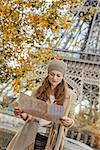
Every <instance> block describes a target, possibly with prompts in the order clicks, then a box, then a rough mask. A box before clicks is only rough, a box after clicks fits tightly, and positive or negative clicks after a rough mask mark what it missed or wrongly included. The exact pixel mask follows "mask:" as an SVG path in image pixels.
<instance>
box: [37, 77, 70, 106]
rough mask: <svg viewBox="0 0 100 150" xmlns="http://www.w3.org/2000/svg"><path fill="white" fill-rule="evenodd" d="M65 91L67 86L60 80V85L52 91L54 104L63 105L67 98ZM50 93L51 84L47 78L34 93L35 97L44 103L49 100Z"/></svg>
mask: <svg viewBox="0 0 100 150" xmlns="http://www.w3.org/2000/svg"><path fill="white" fill-rule="evenodd" d="M67 89H68V86H67V83H66V82H65V81H64V79H62V81H61V83H59V84H58V85H57V87H56V88H55V89H54V96H55V99H56V103H57V104H58V105H63V103H64V101H65V98H66V96H67ZM50 91H51V84H50V82H49V80H48V76H47V77H46V78H45V79H44V81H43V82H42V85H41V86H40V87H39V88H38V90H37V92H36V97H37V98H38V99H41V100H43V101H45V102H46V101H48V100H50Z"/></svg>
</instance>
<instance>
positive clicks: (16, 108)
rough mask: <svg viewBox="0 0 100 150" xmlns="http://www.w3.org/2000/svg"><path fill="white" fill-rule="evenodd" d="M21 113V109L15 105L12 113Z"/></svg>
mask: <svg viewBox="0 0 100 150" xmlns="http://www.w3.org/2000/svg"><path fill="white" fill-rule="evenodd" d="M21 113H22V110H21V109H20V108H19V107H15V108H14V114H15V115H16V116H20V115H21Z"/></svg>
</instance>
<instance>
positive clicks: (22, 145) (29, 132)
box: [7, 89, 76, 150]
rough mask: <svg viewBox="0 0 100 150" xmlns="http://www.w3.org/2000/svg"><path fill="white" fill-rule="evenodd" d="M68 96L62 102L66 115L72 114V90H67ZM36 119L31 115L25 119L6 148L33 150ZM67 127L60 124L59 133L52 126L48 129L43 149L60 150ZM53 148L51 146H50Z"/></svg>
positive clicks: (8, 149)
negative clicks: (29, 118)
mask: <svg viewBox="0 0 100 150" xmlns="http://www.w3.org/2000/svg"><path fill="white" fill-rule="evenodd" d="M35 92H36V89H34V91H33V94H32V95H33V97H34V95H35ZM68 94H69V95H68V97H66V100H65V103H64V113H65V115H66V116H71V117H72V116H73V112H74V111H73V110H74V101H75V99H76V95H75V93H74V92H73V91H72V90H70V89H69V90H68ZM38 125H39V123H38V120H36V119H34V118H33V117H32V119H31V120H28V121H26V123H25V125H24V126H23V127H22V129H21V130H20V131H19V132H18V133H16V135H15V136H14V138H13V139H12V140H11V142H10V143H9V145H8V147H7V150H33V147H34V143H35V138H36V134H37V129H38ZM67 130H68V129H67V128H66V130H65V127H64V126H62V125H60V129H59V133H58V132H57V130H56V129H54V128H53V126H52V127H51V129H50V133H49V137H48V141H47V144H46V148H45V150H59V149H60V150H62V149H63V145H64V137H65V135H66V132H67ZM53 145H55V146H54V148H52V146H53Z"/></svg>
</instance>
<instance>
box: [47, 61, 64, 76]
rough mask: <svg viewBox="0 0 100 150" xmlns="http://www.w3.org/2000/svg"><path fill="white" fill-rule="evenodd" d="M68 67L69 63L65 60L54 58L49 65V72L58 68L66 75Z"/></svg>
mask: <svg viewBox="0 0 100 150" xmlns="http://www.w3.org/2000/svg"><path fill="white" fill-rule="evenodd" d="M66 67H67V65H66V63H64V61H62V60H52V61H51V62H50V63H49V65H48V72H50V71H52V70H57V71H60V72H61V73H62V74H63V76H64V75H65V69H66Z"/></svg>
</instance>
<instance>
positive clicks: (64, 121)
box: [60, 116, 73, 127]
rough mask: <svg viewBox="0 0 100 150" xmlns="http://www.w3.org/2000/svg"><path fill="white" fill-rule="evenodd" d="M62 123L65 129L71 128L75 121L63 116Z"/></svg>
mask: <svg viewBox="0 0 100 150" xmlns="http://www.w3.org/2000/svg"><path fill="white" fill-rule="evenodd" d="M60 122H61V124H62V125H64V126H65V127H70V126H71V125H72V124H73V120H72V119H71V118H69V117H67V116H63V117H62V118H60Z"/></svg>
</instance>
